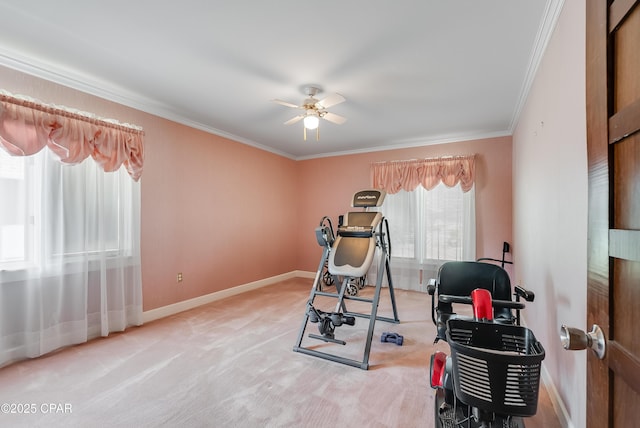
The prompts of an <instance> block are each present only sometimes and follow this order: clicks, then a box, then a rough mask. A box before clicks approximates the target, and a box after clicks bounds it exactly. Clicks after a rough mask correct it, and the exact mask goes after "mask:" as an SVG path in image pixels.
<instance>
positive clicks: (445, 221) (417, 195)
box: [368, 183, 476, 291]
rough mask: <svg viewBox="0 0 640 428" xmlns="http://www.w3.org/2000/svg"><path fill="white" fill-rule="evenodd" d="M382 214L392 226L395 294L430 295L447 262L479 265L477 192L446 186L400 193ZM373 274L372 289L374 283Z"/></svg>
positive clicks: (372, 274)
mask: <svg viewBox="0 0 640 428" xmlns="http://www.w3.org/2000/svg"><path fill="white" fill-rule="evenodd" d="M379 210H380V211H381V212H382V214H383V215H384V216H385V218H386V219H387V221H388V222H389V233H390V235H391V275H392V280H393V285H394V287H395V288H399V289H408V290H417V291H426V284H427V283H428V281H429V279H430V278H435V277H436V276H437V273H438V269H439V268H440V266H441V265H442V264H443V263H445V262H446V261H450V260H475V258H476V254H475V248H476V239H475V236H476V228H475V186H472V187H471V189H470V190H469V191H467V192H463V191H462V189H461V188H460V185H459V184H458V185H456V186H454V187H447V186H446V185H445V184H443V183H440V184H439V185H437V186H436V187H435V188H433V189H432V190H426V189H425V188H424V187H422V186H418V187H416V188H415V190H413V191H404V190H401V191H399V192H398V193H395V194H387V195H386V198H385V202H384V204H383V206H382V207H380V208H379ZM375 269H377V267H374V268H373V269H371V270H370V272H369V274H368V276H369V281H368V283H374V282H375V275H376V272H377V270H375Z"/></svg>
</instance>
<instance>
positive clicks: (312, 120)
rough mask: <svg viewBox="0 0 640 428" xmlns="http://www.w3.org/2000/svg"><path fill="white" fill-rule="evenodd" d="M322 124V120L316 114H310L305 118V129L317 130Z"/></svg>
mask: <svg viewBox="0 0 640 428" xmlns="http://www.w3.org/2000/svg"><path fill="white" fill-rule="evenodd" d="M319 124H320V118H318V116H317V115H316V114H308V115H306V116H305V117H304V127H305V128H307V129H316V128H317V127H318V125H319Z"/></svg>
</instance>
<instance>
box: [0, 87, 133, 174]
mask: <svg viewBox="0 0 640 428" xmlns="http://www.w3.org/2000/svg"><path fill="white" fill-rule="evenodd" d="M143 137H144V132H143V131H142V129H141V128H139V127H134V126H133V125H128V124H121V123H118V122H116V121H113V120H109V119H102V118H98V117H94V116H93V115H90V114H88V113H83V112H76V111H72V110H69V109H65V108H61V107H57V106H51V105H46V104H42V103H39V102H37V101H34V100H30V99H27V98H22V97H17V96H12V95H9V94H7V93H5V92H0V146H2V147H3V148H4V149H5V150H6V151H7V152H9V153H10V154H11V155H13V156H29V155H33V154H35V153H37V152H39V151H40V150H42V149H43V148H44V147H45V146H47V147H49V149H50V150H52V151H53V152H54V153H55V154H56V155H57V156H58V157H59V158H60V160H61V161H62V162H64V163H68V164H77V163H80V162H82V161H83V160H85V159H86V158H87V157H89V156H91V157H92V158H93V159H94V160H95V161H96V162H97V163H98V165H100V167H101V168H102V169H103V170H104V171H105V172H111V171H116V170H118V169H119V168H120V166H122V165H124V166H125V168H126V169H127V172H128V173H129V175H131V177H132V178H133V179H134V180H135V181H138V180H139V179H140V176H141V175H142V166H143V162H144V143H143Z"/></svg>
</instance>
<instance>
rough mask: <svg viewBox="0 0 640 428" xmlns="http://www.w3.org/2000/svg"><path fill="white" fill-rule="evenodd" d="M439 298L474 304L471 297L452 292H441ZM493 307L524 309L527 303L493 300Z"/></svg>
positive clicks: (449, 301) (440, 299)
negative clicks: (451, 293)
mask: <svg viewBox="0 0 640 428" xmlns="http://www.w3.org/2000/svg"><path fill="white" fill-rule="evenodd" d="M438 300H439V301H440V302H442V303H462V304H466V305H471V304H473V302H472V300H471V297H468V296H453V295H450V294H440V295H439V296H438ZM491 304H492V305H493V307H498V308H509V309H524V308H525V304H524V303H521V302H512V301H511V300H492V302H491Z"/></svg>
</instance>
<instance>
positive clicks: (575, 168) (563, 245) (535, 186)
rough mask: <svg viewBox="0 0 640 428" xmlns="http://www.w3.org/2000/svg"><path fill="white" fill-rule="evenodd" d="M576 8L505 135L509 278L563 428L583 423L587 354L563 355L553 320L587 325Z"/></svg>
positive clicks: (580, 31)
mask: <svg viewBox="0 0 640 428" xmlns="http://www.w3.org/2000/svg"><path fill="white" fill-rule="evenodd" d="M585 45H586V6H585V2H584V1H580V0H571V1H565V2H564V6H563V9H562V13H561V14H560V16H559V18H558V23H557V24H556V28H555V31H554V33H553V35H552V37H551V39H550V40H549V44H548V46H547V48H546V50H545V53H544V57H543V58H542V61H541V62H540V66H539V68H538V71H537V73H536V77H535V80H534V81H533V84H532V87H531V90H530V92H529V96H528V98H527V101H526V103H525V104H524V106H523V109H522V113H521V114H520V118H519V120H518V125H517V127H516V129H515V132H514V135H513V168H514V175H513V182H514V185H513V186H514V195H515V197H514V204H513V205H514V219H515V221H514V228H513V229H514V235H515V237H516V239H517V240H518V242H519V243H521V251H519V252H518V254H517V257H516V264H515V274H516V277H517V278H518V279H519V280H520V281H521V282H522V283H523V284H525V285H526V286H527V287H528V288H530V289H532V290H533V291H534V292H535V293H536V300H535V302H534V303H533V304H531V305H527V309H526V310H525V311H523V318H524V320H525V322H526V324H527V326H528V327H529V328H531V329H532V330H533V331H534V332H535V335H536V338H537V339H538V340H540V341H541V342H542V343H543V345H544V347H545V351H546V358H545V360H544V364H543V368H544V371H543V375H545V377H546V378H547V379H548V382H551V383H552V384H553V385H552V387H548V388H547V389H548V390H550V391H552V392H554V393H555V394H554V395H555V397H553V398H554V400H559V401H560V402H561V403H562V404H561V405H557V406H556V408H557V409H558V410H559V414H560V418H561V420H562V419H566V420H568V422H566V423H565V424H564V426H571V427H584V426H587V421H586V409H587V405H593V404H589V403H587V394H586V391H587V382H586V376H585V374H586V372H587V357H588V356H589V355H588V353H587V352H585V351H582V352H566V351H565V350H564V349H563V348H562V345H561V343H560V340H559V329H560V326H561V325H562V324H566V325H569V326H575V327H578V328H590V327H591V326H590V325H587V324H586V322H587V246H588V241H587V229H588V228H587V213H588V208H589V197H588V196H589V195H588V193H589V183H588V169H587V142H586V140H587V137H586V121H587V117H586V105H587V101H586V92H585V87H586V80H585V79H586V78H585V73H586V58H585V55H586V46H585Z"/></svg>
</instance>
